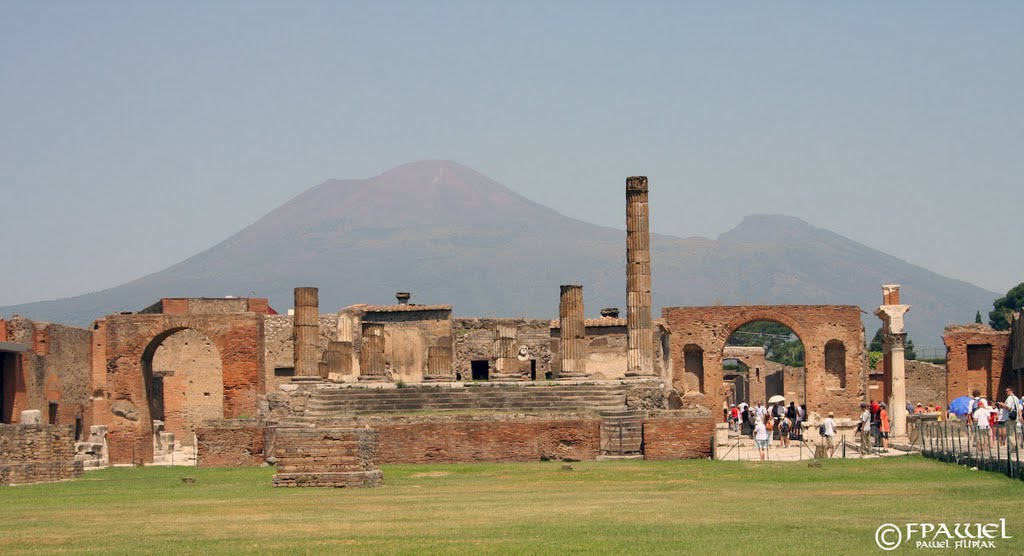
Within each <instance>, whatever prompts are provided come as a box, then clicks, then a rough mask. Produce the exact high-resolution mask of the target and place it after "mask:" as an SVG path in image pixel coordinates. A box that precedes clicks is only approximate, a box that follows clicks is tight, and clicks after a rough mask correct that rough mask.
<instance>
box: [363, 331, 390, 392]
mask: <svg viewBox="0 0 1024 556" xmlns="http://www.w3.org/2000/svg"><path fill="white" fill-rule="evenodd" d="M386 371H387V369H386V367H385V363H384V325H383V324H379V323H374V322H364V323H363V345H362V349H361V350H360V352H359V372H360V374H359V380H364V381H367V380H377V381H379V380H385V379H386V378H387V377H386V375H385V373H386Z"/></svg>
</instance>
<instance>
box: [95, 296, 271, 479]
mask: <svg viewBox="0 0 1024 556" xmlns="http://www.w3.org/2000/svg"><path fill="white" fill-rule="evenodd" d="M104 328H105V333H106V342H105V344H106V345H105V348H106V357H105V359H106V385H107V388H106V398H107V399H106V401H107V403H106V404H105V406H106V407H105V409H107V410H108V412H109V413H108V414H107V415H104V416H103V417H104V418H105V419H106V420H108V423H109V425H108V429H109V430H108V433H107V442H108V448H109V454H110V462H111V463H135V464H141V463H148V462H151V461H152V460H153V443H152V436H153V423H152V420H151V415H150V402H151V400H152V392H151V380H152V369H151V368H150V363H151V362H152V359H153V355H154V354H155V353H156V350H157V348H158V347H159V346H160V345H161V344H162V343H163V342H164V340H166V339H167V338H169V337H170V336H172V335H173V334H175V333H177V332H181V331H182V330H194V331H196V332H199V333H201V334H203V335H205V336H206V337H207V338H209V339H210V341H211V342H212V343H213V345H214V346H215V347H216V349H217V351H218V352H219V353H220V358H221V368H222V373H223V396H224V406H223V407H224V415H223V416H224V417H225V418H233V417H240V416H245V415H249V416H253V415H255V414H256V412H257V409H258V403H257V398H258V396H259V395H260V394H261V393H263V391H264V384H263V372H262V370H263V324H262V320H261V318H260V316H259V315H257V314H255V313H235V314H185V315H166V314H131V315H112V316H109V317H107V318H106V319H105V323H104Z"/></svg>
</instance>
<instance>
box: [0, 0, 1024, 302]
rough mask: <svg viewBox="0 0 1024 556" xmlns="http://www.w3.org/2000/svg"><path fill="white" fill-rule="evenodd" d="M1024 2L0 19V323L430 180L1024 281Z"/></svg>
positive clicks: (445, 6) (101, 8) (413, 8)
mask: <svg viewBox="0 0 1024 556" xmlns="http://www.w3.org/2000/svg"><path fill="white" fill-rule="evenodd" d="M1022 105H1024V2H959V3H946V2H935V1H928V2H898V3H896V2H846V3H842V4H840V3H822V2H814V3H812V2H801V3H788V2H749V3H733V2H706V3H701V4H696V3H682V2H664V3H649V2H628V3H627V2H621V3H602V2H581V3H572V2H551V1H547V2H524V1H515V2H502V3H498V2H487V1H475V2H408V3H406V2H358V3H355V2H353V3H346V2H322V3H320V2H308V1H307V2H289V3H285V2H277V3H262V2H252V1H245V2H211V3H207V2H203V3H200V2H173V3H172V2H161V3H157V2H68V3H63V2H46V1H40V2H14V1H12V0H8V1H4V2H2V3H0V193H2V196H0V209H2V213H0V214H2V216H0V223H2V225H3V226H2V230H3V231H2V233H3V246H4V247H3V258H2V259H0V260H2V261H3V262H2V267H3V270H2V271H0V304H10V303H16V302H27V301H35V300H39V299H47V298H53V297H58V296H68V295H73V294H78V293H84V292H87V291H92V290H96V289H101V288H105V287H109V286H113V285H116V284H119V283H122V282H125V281H128V280H130V279H134V278H137V277H139V276H142V275H144V274H147V273H150V272H153V271H156V270H160V269H161V268H163V267H165V266H168V265H170V264H172V263H175V262H177V261H179V260H181V259H183V258H185V257H187V256H190V255H192V254H195V253H197V252H198V251H200V250H202V249H205V248H207V247H209V246H211V245H213V244H214V243H216V242H218V241H220V240H222V239H224V238H225V237H227V236H228V235H229V234H231V233H233V232H235V231H237V230H239V229H240V228H242V227H244V226H246V225H248V224H250V223H251V222H253V221H255V220H256V219H258V218H259V217H260V216H262V215H263V214H265V213H266V212H268V211H269V210H271V209H273V208H274V207H276V206H277V205H279V204H280V203H282V202H284V201H286V200H287V199H289V198H291V197H293V196H294V195H296V194H298V193H299V192H301V191H303V190H304V189H307V188H309V187H311V186H313V185H316V184H318V183H320V182H322V181H323V180H325V179H327V178H364V177H369V176H372V175H376V174H378V173H380V172H382V171H384V170H386V169H388V168H390V167H393V166H396V165H398V164H401V163H404V162H409V161H414V160H420V159H427V158H443V159H451V160H455V161H458V162H460V163H463V164H466V165H468V166H470V167H472V168H474V169H476V170H478V171H480V172H482V173H484V174H486V175H488V176H490V177H492V178H494V179H496V180H497V181H499V182H501V183H504V184H505V185H507V186H509V187H511V188H512V189H514V190H516V191H518V192H519V193H521V194H523V195H525V196H527V197H529V198H531V199H533V200H535V201H538V202H540V203H543V204H546V205H548V206H551V207H553V208H555V209H557V210H559V211H561V212H563V213H565V214H568V215H570V216H573V217H577V218H580V219H583V220H587V221H590V222H595V223H599V224H606V225H612V226H618V227H622V226H624V216H623V202H622V198H623V193H622V191H623V183H624V178H625V176H627V175H633V174H646V175H648V176H650V179H651V188H652V193H651V195H652V201H653V202H654V205H652V227H653V229H654V231H657V232H662V233H670V234H676V235H682V236H688V235H703V236H710V237H715V236H717V235H718V234H720V233H722V232H724V231H726V230H728V229H730V228H731V227H733V226H735V225H736V224H737V223H738V222H739V221H740V219H741V218H742V216H743V215H745V214H749V213H784V214H792V215H795V216H798V217H801V218H803V219H805V220H807V221H808V222H810V223H812V224H814V225H816V226H820V227H824V228H828V229H831V230H834V231H836V232H838V233H840V234H843V235H846V236H849V237H851V238H853V239H855V240H857V241H860V242H862V243H865V244H867V245H870V246H872V247H876V248H879V249H882V250H885V251H887V252H889V253H891V254H894V255H896V256H899V257H901V258H904V259H906V260H908V261H910V262H913V263H916V264H919V265H922V266H925V267H927V268H930V269H932V270H935V271H938V272H940V273H943V274H946V275H948V276H952V277H955V278H960V279H964V280H967V281H970V282H974V283H976V284H978V285H981V286H984V287H987V288H989V289H992V290H996V291H999V292H1004V291H1006V290H1007V289H1008V288H1009V287H1010V286H1012V285H1014V284H1017V283H1018V282H1021V281H1024V256H1022V252H1021V249H1020V241H1019V238H1020V237H1021V233H1022V230H1024V217H1022V212H1021V208H1022V207H1024V183H1022V181H1024V110H1022V108H1024V106H1022Z"/></svg>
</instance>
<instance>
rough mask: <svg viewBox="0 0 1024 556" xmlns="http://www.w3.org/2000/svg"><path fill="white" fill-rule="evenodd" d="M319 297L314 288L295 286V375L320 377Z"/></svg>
mask: <svg viewBox="0 0 1024 556" xmlns="http://www.w3.org/2000/svg"><path fill="white" fill-rule="evenodd" d="M318 304H319V299H318V290H317V289H316V288H295V314H294V315H293V316H292V318H293V321H292V323H293V324H292V328H293V330H294V348H293V357H294V359H293V361H294V366H295V376H296V377H314V378H319V377H320V369H319V365H318V363H319V361H320V357H319V355H318V354H317V347H316V344H317V338H318V337H319V335H320V314H319V309H318Z"/></svg>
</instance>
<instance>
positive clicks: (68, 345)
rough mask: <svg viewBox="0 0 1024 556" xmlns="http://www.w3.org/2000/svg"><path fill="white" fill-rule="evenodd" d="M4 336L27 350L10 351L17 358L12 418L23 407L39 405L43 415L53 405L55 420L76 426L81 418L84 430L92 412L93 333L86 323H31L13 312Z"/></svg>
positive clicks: (28, 407)
mask: <svg viewBox="0 0 1024 556" xmlns="http://www.w3.org/2000/svg"><path fill="white" fill-rule="evenodd" d="M4 328H5V329H6V338H0V340H2V341H9V342H15V343H19V344H24V345H26V346H28V347H29V348H30V349H29V351H27V352H23V353H18V354H12V355H11V357H14V358H16V359H17V362H16V364H15V365H13V366H14V368H15V372H17V373H18V375H19V376H17V377H15V378H16V380H15V382H16V384H17V386H16V391H15V398H14V400H13V401H14V412H13V417H14V420H15V421H17V420H18V415H19V414H20V413H21V411H24V410H27V409H35V410H39V411H40V413H42V415H43V419H44V420H48V418H49V415H50V413H49V412H50V407H51V405H50V404H55V406H54V407H56V410H57V415H56V417H57V419H56V422H57V423H58V424H65V425H74V424H75V420H76V419H78V418H81V419H82V420H83V429H84V430H88V429H87V426H88V424H89V423H88V417H89V414H90V380H91V376H90V375H91V371H90V364H91V359H90V357H91V351H90V350H91V343H92V333H91V331H90V330H87V329H85V328H77V327H73V326H64V325H62V324H51V323H48V322H34V321H31V320H29V319H26V318H24V317H19V316H15V317H12V318H11V319H10V320H9V321H7V322H6V324H5V326H4Z"/></svg>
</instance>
